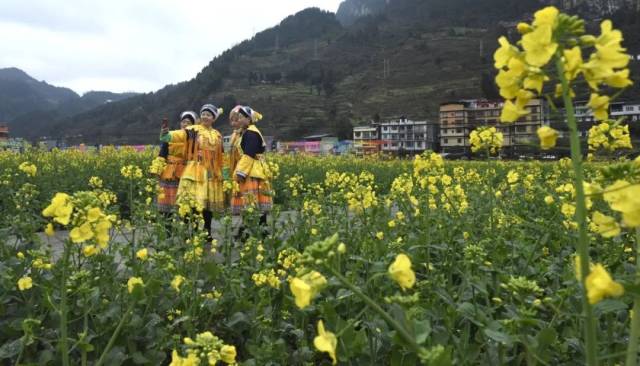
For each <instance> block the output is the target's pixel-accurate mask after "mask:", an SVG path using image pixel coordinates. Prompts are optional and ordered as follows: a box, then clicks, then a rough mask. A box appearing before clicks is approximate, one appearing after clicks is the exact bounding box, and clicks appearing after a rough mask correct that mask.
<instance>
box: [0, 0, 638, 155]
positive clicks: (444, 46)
mask: <svg viewBox="0 0 640 366" xmlns="http://www.w3.org/2000/svg"><path fill="white" fill-rule="evenodd" d="M547 4H553V5H556V6H558V7H561V8H563V9H565V10H566V11H568V12H570V13H578V14H580V15H582V16H584V17H586V18H587V19H588V28H589V30H590V31H592V32H597V31H598V26H597V24H598V22H599V21H600V20H601V19H602V18H603V17H608V18H612V20H613V21H614V24H615V26H616V27H617V28H620V29H622V31H623V32H624V34H625V43H624V44H625V46H626V47H627V48H628V49H629V50H630V51H631V53H632V54H639V55H640V17H639V16H638V15H640V14H639V12H638V10H639V7H640V0H633V1H629V0H608V1H596V0H563V1H561V0H557V1H554V0H545V1H543V0H518V1H514V0H483V1H475V0H346V1H344V2H343V3H342V4H341V5H340V8H339V9H338V12H337V13H336V14H334V13H331V12H326V11H322V10H319V9H316V8H310V9H306V10H303V11H301V12H299V13H297V14H295V15H292V16H289V17H287V18H286V19H284V20H283V21H282V22H281V23H280V24H278V25H277V26H275V27H273V28H269V29H267V30H264V31H262V32H260V33H257V34H256V35H255V36H254V37H253V38H251V39H248V40H245V41H243V42H242V43H240V44H238V45H236V46H234V47H233V48H230V49H228V50H226V51H225V52H223V53H222V54H221V55H219V56H218V57H216V58H214V59H213V60H211V62H210V63H209V64H208V65H206V66H205V67H204V68H203V69H202V70H201V71H200V72H199V73H198V74H197V75H196V76H195V77H194V78H193V79H191V80H188V81H185V82H182V83H179V84H175V85H167V86H165V87H164V88H162V89H160V90H158V91H157V92H155V93H147V94H140V95H107V94H100V95H96V96H95V98H93V97H92V98H89V97H88V95H84V96H82V97H78V96H77V95H75V93H73V92H72V91H70V90H68V89H62V88H55V87H52V86H50V85H48V84H46V83H42V82H37V81H35V80H32V81H30V82H29V83H30V84H33V83H34V82H35V83H39V84H38V85H39V86H40V87H41V88H42V90H43V91H40V92H38V93H36V92H30V93H26V94H25V95H28V98H31V99H28V98H26V99H21V98H17V99H16V98H15V97H7V99H5V94H3V93H5V92H6V90H8V89H7V88H5V86H4V83H5V81H4V80H5V78H2V76H1V75H2V74H3V73H4V72H0V120H2V118H5V119H7V120H8V121H9V122H10V125H11V128H12V133H13V132H15V133H16V134H20V135H22V136H26V137H29V138H36V137H38V136H43V135H46V136H54V137H59V138H64V137H68V136H77V135H82V139H84V140H85V142H88V143H95V142H98V143H115V144H123V143H155V140H156V139H157V130H158V128H159V121H160V120H161V118H163V117H169V118H170V119H171V120H172V121H174V122H176V121H175V119H176V116H177V115H178V114H179V113H180V111H182V110H185V109H197V108H199V106H200V105H202V104H204V103H207V102H213V103H215V104H218V105H220V106H222V107H223V108H225V110H227V111H228V110H229V109H230V108H232V107H233V106H234V105H236V104H247V105H251V106H252V107H254V108H255V109H256V110H258V111H260V112H261V113H262V114H263V115H264V116H265V119H264V120H263V121H262V122H260V124H261V128H262V129H263V130H264V133H265V134H268V135H273V136H275V137H276V138H278V139H284V140H293V139H299V138H301V137H302V136H305V135H309V134H314V133H333V134H336V135H338V136H340V137H343V138H346V137H349V136H350V135H351V129H352V127H353V126H354V125H358V124H362V123H368V122H369V121H371V120H380V119H385V118H391V117H398V116H408V117H409V118H414V119H418V118H419V119H431V120H437V118H438V106H439V104H440V103H442V102H444V101H447V100H452V99H460V98H479V97H480V98H481V97H486V98H496V97H498V95H497V90H496V87H495V84H494V82H493V79H494V76H495V70H494V69H493V59H492V55H493V52H494V51H495V49H496V47H497V41H496V40H497V38H498V37H499V36H500V35H503V34H507V35H509V36H511V37H514V38H515V34H514V31H513V29H514V26H515V24H517V22H519V21H523V20H525V21H526V20H530V19H531V17H532V14H533V12H534V11H535V10H537V9H539V8H540V7H542V6H545V5H547ZM567 9H568V10H567ZM630 67H631V69H632V70H631V72H632V75H638V72H640V62H638V61H633V62H632V63H631V65H630ZM12 70H13V73H17V72H18V71H17V70H15V69H12ZM6 79H8V78H6ZM6 82H7V83H9V82H10V81H6ZM29 90H30V89H29ZM38 90H39V89H38ZM44 90H46V91H47V92H44ZM88 94H89V93H88ZM625 96H627V97H628V98H636V99H637V98H638V97H639V96H640V89H639V87H638V84H637V83H636V84H635V85H634V86H633V87H632V88H630V89H629V90H627V91H626V92H625ZM38 98H42V100H45V101H46V102H42V103H40V104H38V103H39V99H38ZM78 98H79V99H78ZM105 98H107V99H110V100H111V102H109V103H106V102H105ZM11 101H13V102H11ZM81 101H82V102H81ZM18 102H19V103H18ZM85 102H86V103H85ZM74 103H75V104H74ZM25 105H27V106H29V105H31V106H33V105H42V108H38V109H37V110H36V111H30V110H29V108H28V107H25ZM6 106H9V107H8V108H7V109H6V110H5V108H6ZM19 111H27V113H23V114H21V115H20V114H19V113H18V112H19ZM43 111H45V113H43ZM47 111H48V112H47ZM34 113H35V114H34ZM216 123H217V127H218V128H219V129H220V130H221V131H222V132H223V133H228V132H229V131H230V128H229V125H228V121H227V120H226V116H224V117H223V118H222V119H221V120H219V121H218V122H216Z"/></svg>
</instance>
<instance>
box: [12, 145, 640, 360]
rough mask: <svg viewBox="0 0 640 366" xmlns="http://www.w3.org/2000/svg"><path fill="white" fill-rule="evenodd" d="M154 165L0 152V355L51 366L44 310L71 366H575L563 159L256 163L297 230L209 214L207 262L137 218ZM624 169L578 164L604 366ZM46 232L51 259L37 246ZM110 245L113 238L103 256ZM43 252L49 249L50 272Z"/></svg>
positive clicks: (188, 240) (626, 260)
mask: <svg viewBox="0 0 640 366" xmlns="http://www.w3.org/2000/svg"><path fill="white" fill-rule="evenodd" d="M154 156H155V152H154V151H148V152H146V153H142V154H141V153H136V152H133V151H126V150H123V151H117V150H114V149H103V150H102V151H101V152H100V153H99V154H87V153H81V152H78V151H63V152H61V151H54V152H39V151H30V152H28V153H26V154H22V155H17V154H13V153H1V154H0V166H2V168H3V169H2V171H3V174H2V177H0V184H2V200H1V204H2V207H1V209H2V212H3V215H2V222H1V223H0V227H2V230H3V233H2V236H1V237H0V238H1V239H0V243H1V247H0V248H1V251H0V253H1V257H0V258H1V261H0V264H1V266H2V276H1V277H0V281H1V284H2V288H3V289H4V291H2V292H1V293H0V303H1V304H2V307H0V310H1V311H2V317H0V318H1V319H2V320H1V321H0V322H1V324H0V326H1V327H0V328H1V329H3V332H2V334H1V337H2V338H1V339H0V343H2V344H3V345H2V347H1V348H0V351H1V352H0V356H1V357H3V359H5V360H7V359H8V360H12V361H14V362H15V363H34V364H46V363H50V364H57V362H56V361H55V360H57V359H59V357H60V351H59V348H58V347H59V346H58V344H59V342H60V332H61V330H60V327H59V325H60V321H61V319H60V312H61V311H63V310H64V311H65V312H66V313H67V314H66V322H67V337H68V347H69V350H70V351H69V355H70V358H71V359H72V363H73V364H75V363H76V362H82V360H90V363H96V362H98V360H99V359H102V363H104V364H161V363H162V362H168V360H169V359H170V357H171V353H172V352H173V350H176V352H178V351H181V350H183V351H182V353H181V354H186V352H187V351H189V350H197V354H200V353H206V354H207V359H211V360H215V359H217V360H221V361H225V360H226V361H233V362H242V364H248V365H251V364H256V365H264V364H282V365H288V364H322V363H323V362H325V363H326V364H329V363H331V362H332V358H334V359H336V360H341V361H344V362H345V364H346V363H349V362H350V363H352V364H397V365H410V364H416V363H417V362H418V359H419V358H423V359H426V360H429V362H430V364H447V363H449V362H454V361H455V363H456V364H521V363H540V364H572V363H574V362H575V360H576V359H580V358H582V357H583V353H584V350H583V349H582V346H581V342H580V339H581V328H580V323H581V320H580V291H579V285H578V284H579V282H578V281H577V280H576V275H575V271H574V262H575V242H576V240H577V231H576V229H575V228H576V223H575V222H574V219H573V217H574V213H575V205H574V199H575V189H574V186H573V184H572V183H571V181H572V180H571V179H572V170H571V164H570V161H569V160H563V161H560V162H554V163H538V162H531V163H516V162H506V163H505V162H499V161H490V162H445V161H443V160H442V159H441V158H440V157H439V155H437V154H425V155H423V156H420V157H417V158H416V159H415V160H414V161H400V160H390V161H378V160H364V159H357V158H344V157H306V158H301V157H300V156H297V157H295V158H293V157H288V156H271V157H270V161H271V162H273V163H274V164H277V166H278V167H279V169H278V178H277V179H276V181H275V183H276V184H275V187H276V190H277V192H276V194H277V195H278V197H279V198H280V202H281V203H280V204H279V205H278V206H279V207H281V210H282V211H285V210H288V211H291V210H293V211H295V212H297V213H298V214H297V215H295V216H287V219H286V220H285V221H282V220H278V219H277V218H278V216H279V215H280V212H279V211H278V210H277V211H276V212H274V213H273V215H272V220H271V224H272V225H273V227H272V229H271V232H270V234H269V235H268V236H267V237H264V238H261V237H259V236H258V235H256V236H255V237H251V238H250V239H249V240H247V241H246V242H244V243H243V242H239V241H236V240H234V239H233V237H232V235H231V234H232V229H233V228H231V227H230V225H231V224H230V222H231V220H230V217H229V216H228V215H221V216H220V217H219V218H218V220H219V221H220V222H221V223H222V228H223V229H222V232H220V233H218V235H219V239H218V240H217V241H216V242H215V243H214V245H212V246H208V245H206V244H205V243H204V240H203V237H202V236H198V235H195V237H194V233H193V232H192V229H191V228H190V227H189V225H188V224H185V223H184V222H183V221H182V220H175V221H174V222H171V223H169V225H170V227H171V232H172V233H173V235H172V236H171V237H169V236H168V235H167V232H166V229H165V225H166V224H167V223H166V222H165V219H164V217H163V216H161V215H159V214H158V212H157V211H156V210H155V207H154V205H153V202H152V201H153V197H154V195H155V194H156V191H155V185H156V177H155V176H154V175H152V174H151V173H149V171H148V167H149V166H150V164H151V161H152V160H153V158H154ZM638 169H640V165H638V164H637V163H634V162H620V163H617V164H615V165H612V164H609V163H593V164H589V165H588V166H587V167H586V176H587V180H588V181H589V182H590V183H589V184H588V185H587V186H586V187H588V191H589V192H590V194H591V195H590V196H589V197H590V198H589V202H588V206H589V208H590V215H589V217H590V218H591V219H590V223H589V228H590V232H589V236H590V237H591V239H592V241H593V246H592V255H593V256H594V257H596V258H598V260H599V262H601V263H602V265H603V267H602V268H600V267H598V268H599V271H600V272H595V270H594V273H596V274H598V277H594V281H599V282H601V283H599V285H598V286H599V287H597V288H596V289H595V290H593V291H591V292H590V293H589V298H590V300H593V301H594V303H595V306H594V311H595V313H596V314H597V315H598V318H599V324H601V326H602V327H603V332H604V333H603V334H602V338H601V339H600V343H599V348H600V349H601V353H602V354H606V355H610V356H611V357H613V358H614V359H615V358H616V357H619V355H620V353H621V352H622V353H624V350H625V347H626V344H627V342H628V323H629V316H630V314H629V303H630V297H629V296H622V297H617V296H619V295H622V289H621V285H619V284H618V282H613V280H612V278H611V276H613V277H614V278H615V279H616V281H620V283H628V284H629V285H627V286H625V287H629V286H631V283H632V282H633V279H634V268H635V262H636V253H637V251H636V238H635V232H634V231H627V230H621V228H620V226H619V225H618V223H617V219H614V217H616V215H617V213H616V212H615V210H616V209H614V208H613V207H615V206H614V205H616V204H618V205H624V204H631V202H632V200H633V199H635V197H640V195H638V194H637V192H635V190H636V189H637V186H630V187H628V188H625V189H622V190H621V191H619V192H618V193H615V192H613V193H607V194H602V192H603V190H604V188H603V187H609V186H611V185H612V184H617V185H621V183H620V181H617V183H614V182H616V181H615V180H614V177H615V175H616V174H620V172H622V171H624V172H625V173H628V172H636V171H638ZM358 172H359V173H358ZM625 175H626V174H625ZM607 189H609V188H607ZM61 192H69V193H68V195H69V197H68V200H66V201H65V200H61V199H60V195H61V194H62V193H61ZM56 197H57V198H56ZM56 200H59V201H60V202H57V201H56ZM630 200H631V201H630ZM610 205H612V206H610ZM636 207H639V206H636ZM45 216H49V217H51V216H53V217H54V219H53V220H49V219H48V218H47V217H45ZM249 216H251V215H250V214H249ZM65 218H68V219H65ZM248 219H249V220H250V219H251V217H249V218H248ZM255 220H256V221H257V218H255ZM86 222H89V223H90V225H88V226H89V229H88V230H87V231H86V232H84V231H83V229H82V228H83V226H84V225H85V223H86ZM275 222H280V224H279V225H277V226H276V225H275ZM65 227H66V228H67V229H71V230H70V232H71V236H70V239H69V240H70V241H68V242H66V243H64V242H57V241H59V239H57V238H58V236H51V237H47V236H46V235H44V236H43V235H36V233H37V232H42V231H47V232H49V234H53V233H52V232H50V231H51V230H53V231H57V230H61V229H63V228H65ZM76 228H78V230H76ZM74 230H76V231H77V234H74ZM116 233H122V235H124V237H126V238H127V240H126V241H125V242H119V243H110V241H109V238H110V237H111V236H113V235H115V234H116ZM74 235H78V236H77V237H76V236H74ZM82 235H84V237H83V236H82ZM74 241H77V242H78V243H74ZM56 245H57V246H62V245H66V246H67V247H68V250H67V251H66V253H65V256H64V257H62V258H59V259H57V260H54V259H53V258H52V255H51V247H52V246H56ZM305 268H306V270H305ZM605 268H606V270H605ZM305 271H306V272H305ZM65 272H66V273H65ZM608 273H611V275H610V274H608ZM63 278H64V295H65V296H66V300H65V305H64V309H62V308H61V306H62V305H61V297H62V295H63V292H62V289H63V287H62V286H63V283H62V282H61V281H62V279H63ZM627 292H629V291H627ZM358 294H361V295H364V296H365V297H363V296H359V295H358ZM604 297H607V298H606V299H603V298H604ZM374 308H379V309H380V310H382V311H383V312H384V313H385V314H387V315H386V316H388V317H390V319H386V316H382V315H381V313H378V312H376V310H374ZM390 321H393V322H395V323H397V324H399V325H400V326H401V327H402V328H400V329H403V330H404V332H406V333H407V337H409V339H405V338H403V337H402V336H401V334H400V333H399V332H398V330H397V329H394V328H393V327H392V326H391V325H390V324H391V323H390ZM327 332H330V333H331V335H330V336H325V338H322V337H323V336H322V334H323V333H324V334H327ZM114 335H115V336H114ZM189 337H191V338H189ZM317 337H320V338H317ZM324 341H326V343H327V344H323V342H324ZM410 343H413V345H411V344H410ZM107 347H109V351H108V352H106V353H104V351H105V350H106V349H107ZM411 347H418V349H419V351H417V352H414V351H413V350H412V348H411ZM319 350H320V352H319ZM323 350H330V352H322V351H323ZM103 354H104V357H103V358H101V356H103ZM192 354H196V353H192ZM616 355H618V356H616ZM185 359H186V358H185ZM233 362H230V363H233Z"/></svg>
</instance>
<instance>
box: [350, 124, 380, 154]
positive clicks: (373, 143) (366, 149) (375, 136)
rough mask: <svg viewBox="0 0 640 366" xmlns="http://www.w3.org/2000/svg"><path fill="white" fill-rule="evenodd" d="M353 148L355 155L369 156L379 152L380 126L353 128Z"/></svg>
mask: <svg viewBox="0 0 640 366" xmlns="http://www.w3.org/2000/svg"><path fill="white" fill-rule="evenodd" d="M353 147H354V151H355V153H356V155H358V156H363V155H371V154H376V153H379V152H380V147H381V141H380V125H379V124H374V125H371V126H358V127H354V128H353Z"/></svg>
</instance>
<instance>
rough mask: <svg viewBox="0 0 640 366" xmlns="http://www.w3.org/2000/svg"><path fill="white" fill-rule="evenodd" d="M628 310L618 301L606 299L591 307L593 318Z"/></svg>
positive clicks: (625, 305)
mask: <svg viewBox="0 0 640 366" xmlns="http://www.w3.org/2000/svg"><path fill="white" fill-rule="evenodd" d="M627 309H628V306H627V304H625V303H624V302H622V301H620V300H613V299H607V300H603V301H600V302H599V303H597V304H596V305H595V306H594V307H593V312H594V314H595V316H601V315H604V314H608V313H615V312H618V311H626V310H627Z"/></svg>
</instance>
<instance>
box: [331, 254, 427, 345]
mask: <svg viewBox="0 0 640 366" xmlns="http://www.w3.org/2000/svg"><path fill="white" fill-rule="evenodd" d="M325 268H326V269H328V270H329V272H331V274H333V275H334V276H336V278H337V279H338V280H339V281H340V282H342V284H343V285H345V286H346V287H347V288H348V289H349V290H351V291H353V293H354V294H356V296H358V297H359V298H361V299H362V300H364V302H365V303H366V304H367V305H369V306H370V307H371V308H372V309H373V310H374V311H375V312H376V313H378V314H380V316H381V317H382V318H383V319H384V320H386V321H387V323H389V324H390V325H391V326H392V327H393V328H394V329H395V330H396V331H397V332H398V334H399V335H400V337H401V338H402V339H404V341H405V342H407V344H408V345H409V347H410V348H411V350H412V351H413V352H415V353H416V354H419V353H420V349H421V347H420V346H419V345H418V343H416V340H415V339H414V338H413V337H412V336H411V334H409V332H408V331H407V329H406V328H405V327H403V326H402V325H401V324H400V323H398V322H397V321H396V320H395V319H393V318H392V317H391V315H389V313H387V312H386V311H384V309H382V308H381V307H380V305H378V304H376V302H375V301H373V300H372V299H371V298H370V297H369V296H367V295H365V294H364V293H363V292H362V291H360V289H359V288H357V287H356V286H354V285H353V284H352V283H351V282H350V281H349V280H348V279H347V278H346V277H344V276H343V275H342V274H340V273H339V272H338V271H336V270H334V269H333V268H332V267H329V266H325Z"/></svg>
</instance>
